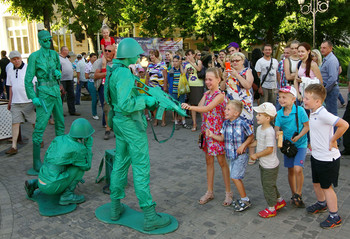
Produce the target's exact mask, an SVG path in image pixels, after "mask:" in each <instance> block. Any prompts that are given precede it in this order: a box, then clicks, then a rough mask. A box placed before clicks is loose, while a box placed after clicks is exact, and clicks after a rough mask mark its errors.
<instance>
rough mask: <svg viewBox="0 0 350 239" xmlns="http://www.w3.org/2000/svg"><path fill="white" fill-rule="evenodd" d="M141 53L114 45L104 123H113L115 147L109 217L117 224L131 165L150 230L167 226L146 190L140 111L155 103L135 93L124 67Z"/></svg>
mask: <svg viewBox="0 0 350 239" xmlns="http://www.w3.org/2000/svg"><path fill="white" fill-rule="evenodd" d="M142 53H144V51H143V49H142V48H141V46H140V45H139V44H138V43H137V41H136V40H134V39H132V38H125V39H123V40H122V41H121V42H120V43H119V46H118V50H117V59H115V60H113V69H112V71H110V73H109V74H108V75H107V78H106V85H105V95H106V96H107V97H106V98H107V102H108V104H109V105H111V108H112V109H111V111H110V115H109V117H108V120H109V121H110V120H112V121H113V124H109V125H110V126H113V131H114V134H115V136H116V145H117V148H116V155H115V159H114V163H113V171H112V173H111V185H110V190H111V196H110V197H111V211H110V217H111V220H113V221H117V220H119V218H120V217H121V215H122V213H123V212H124V209H125V208H124V206H123V204H121V203H120V199H122V198H124V197H125V192H124V188H125V186H126V184H127V178H128V169H129V167H130V165H131V166H132V172H133V178H134V187H135V193H136V196H137V198H138V200H139V205H140V208H141V209H142V211H143V213H144V225H143V229H144V230H145V231H153V230H155V229H159V228H164V227H166V226H168V225H169V224H171V218H170V217H169V215H167V214H157V213H156V211H155V205H156V203H155V202H154V201H153V200H152V195H151V191H150V187H149V182H150V159H149V152H148V140H147V133H146V129H147V121H146V118H145V115H144V113H143V112H144V109H145V108H152V107H155V106H157V100H156V99H155V98H154V97H152V96H148V95H140V94H139V92H138V90H137V89H136V88H135V78H134V76H133V75H132V73H131V72H130V70H129V68H128V66H129V65H130V64H135V63H136V61H137V59H138V58H139V56H140V54H142ZM108 76H109V77H108ZM111 114H114V116H113V115H111ZM111 123H112V122H111Z"/></svg>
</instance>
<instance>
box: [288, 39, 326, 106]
mask: <svg viewBox="0 0 350 239" xmlns="http://www.w3.org/2000/svg"><path fill="white" fill-rule="evenodd" d="M298 55H299V58H300V60H301V61H302V62H301V64H300V66H299V67H298V74H297V75H296V76H295V79H294V88H295V89H296V90H297V92H298V100H299V101H302V100H303V98H302V96H301V94H300V91H299V90H298V89H299V83H301V77H309V78H311V79H312V78H315V77H316V78H317V79H318V80H319V81H320V84H323V80H322V75H321V71H320V69H319V68H318V65H317V64H316V63H315V62H314V61H313V60H312V57H311V46H310V45H309V44H308V43H306V42H302V43H300V44H299V47H298Z"/></svg>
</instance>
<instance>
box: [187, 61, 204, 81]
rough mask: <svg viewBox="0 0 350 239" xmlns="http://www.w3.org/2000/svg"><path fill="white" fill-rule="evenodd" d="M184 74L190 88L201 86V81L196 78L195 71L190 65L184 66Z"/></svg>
mask: <svg viewBox="0 0 350 239" xmlns="http://www.w3.org/2000/svg"><path fill="white" fill-rule="evenodd" d="M185 72H186V77H187V80H188V84H189V85H190V86H203V80H202V79H199V78H198V75H197V70H196V68H194V67H193V66H192V64H191V63H188V64H186V66H185Z"/></svg>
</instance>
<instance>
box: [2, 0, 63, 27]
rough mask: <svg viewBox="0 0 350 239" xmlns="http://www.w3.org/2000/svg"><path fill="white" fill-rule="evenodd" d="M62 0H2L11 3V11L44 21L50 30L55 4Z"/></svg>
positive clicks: (34, 19) (33, 19)
mask: <svg viewBox="0 0 350 239" xmlns="http://www.w3.org/2000/svg"><path fill="white" fill-rule="evenodd" d="M60 1H61V0H35V1H33V0H0V2H3V3H6V4H9V6H10V7H9V11H10V12H12V13H15V14H17V15H19V16H20V17H22V18H25V19H27V20H29V21H42V22H44V26H45V28H46V29H47V30H48V31H50V29H51V27H50V23H51V21H52V18H53V16H54V8H53V6H54V4H56V3H59V2H60Z"/></svg>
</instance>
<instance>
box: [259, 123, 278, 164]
mask: <svg viewBox="0 0 350 239" xmlns="http://www.w3.org/2000/svg"><path fill="white" fill-rule="evenodd" d="M256 140H257V146H256V152H257V153H258V152H261V151H264V150H265V149H266V148H267V147H273V152H272V153H271V154H269V155H266V156H264V157H260V158H259V163H260V166H261V167H263V168H276V167H277V166H278V165H279V163H280V162H279V160H278V158H277V153H276V138H275V130H274V129H273V128H272V126H270V127H268V128H267V129H262V126H261V125H259V127H258V128H257V130H256Z"/></svg>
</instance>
